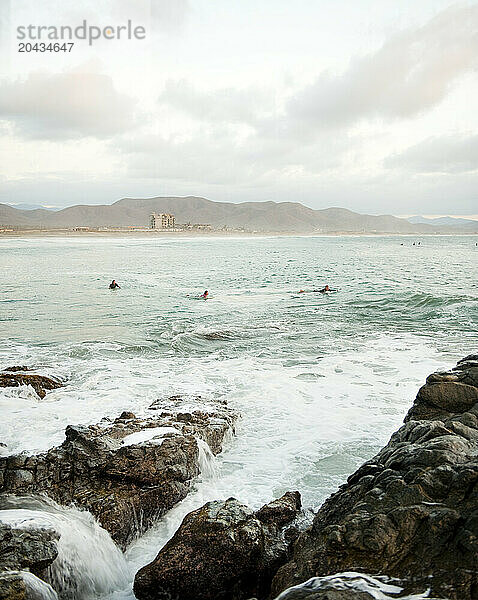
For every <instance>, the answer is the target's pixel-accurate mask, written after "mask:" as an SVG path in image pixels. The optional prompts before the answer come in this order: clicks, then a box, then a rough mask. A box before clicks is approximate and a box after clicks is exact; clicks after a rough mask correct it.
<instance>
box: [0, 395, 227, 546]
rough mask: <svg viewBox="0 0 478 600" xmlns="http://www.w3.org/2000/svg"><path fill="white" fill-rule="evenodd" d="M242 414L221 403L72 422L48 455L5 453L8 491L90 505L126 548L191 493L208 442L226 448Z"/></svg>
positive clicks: (0, 485)
mask: <svg viewBox="0 0 478 600" xmlns="http://www.w3.org/2000/svg"><path fill="white" fill-rule="evenodd" d="M234 419H235V417H234V415H233V413H232V412H230V411H229V410H228V409H227V408H225V407H220V408H217V410H216V412H208V413H206V412H202V411H193V412H188V413H180V412H176V413H173V412H171V411H163V412H161V414H160V415H159V416H155V417H151V418H144V419H139V418H136V417H135V416H134V415H133V414H132V413H123V414H122V415H121V416H120V417H119V418H118V419H116V420H115V421H114V422H111V421H108V420H103V421H102V422H101V423H100V424H98V425H91V426H69V427H67V429H66V439H65V441H64V442H63V444H62V445H61V446H58V447H55V448H52V449H51V450H49V451H48V452H44V453H42V454H37V455H34V456H27V455H16V456H8V457H0V491H1V492H10V493H13V494H17V495H18V494H25V493H30V494H38V493H43V494H46V495H47V496H49V497H50V498H52V499H53V500H55V501H56V502H58V503H60V504H70V503H74V504H75V505H77V506H80V507H83V508H85V509H87V510H89V511H90V512H91V513H93V515H95V517H96V518H97V519H98V521H99V522H100V524H101V525H102V526H103V527H104V528H105V529H106V530H107V531H109V533H110V534H111V536H112V538H113V539H114V540H115V541H116V542H117V543H118V544H119V545H120V546H121V547H122V548H125V547H126V545H127V544H128V543H129V542H131V541H132V540H133V539H134V538H135V537H136V536H137V535H139V534H141V533H143V532H144V531H145V530H146V529H147V528H148V527H150V526H151V525H152V523H153V522H154V521H155V520H156V519H157V518H158V517H159V516H161V515H162V514H164V513H165V512H166V511H167V510H169V509H170V508H171V507H172V506H174V504H176V503H177V502H179V501H180V500H182V499H183V498H184V497H185V496H186V494H187V493H188V491H189V489H190V486H191V480H192V479H193V478H194V477H196V476H197V475H198V474H199V471H200V466H199V464H200V459H201V458H202V455H204V452H205V450H207V451H209V449H208V448H207V446H206V444H205V443H207V444H208V445H209V448H210V450H211V451H212V452H213V453H214V454H217V453H218V452H220V451H221V449H222V445H221V444H222V440H223V439H224V436H225V435H226V433H228V432H229V431H230V430H231V428H232V427H233V423H234Z"/></svg>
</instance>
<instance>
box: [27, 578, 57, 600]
mask: <svg viewBox="0 0 478 600" xmlns="http://www.w3.org/2000/svg"><path fill="white" fill-rule="evenodd" d="M20 575H21V576H22V578H23V581H24V582H25V587H26V589H27V596H26V597H27V599H28V600H58V594H57V593H56V592H55V590H54V589H53V588H52V587H51V585H50V584H49V583H46V582H45V581H42V580H41V579H38V577H36V576H35V575H33V573H30V572H28V571H20Z"/></svg>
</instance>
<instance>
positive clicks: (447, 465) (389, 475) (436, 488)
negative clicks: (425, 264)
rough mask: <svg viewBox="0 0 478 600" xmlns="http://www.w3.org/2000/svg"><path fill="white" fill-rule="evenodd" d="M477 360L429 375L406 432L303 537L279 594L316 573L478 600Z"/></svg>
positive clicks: (282, 572) (281, 577) (278, 582)
mask: <svg viewBox="0 0 478 600" xmlns="http://www.w3.org/2000/svg"><path fill="white" fill-rule="evenodd" d="M474 362H475V357H467V358H466V359H464V360H463V361H461V362H460V363H458V365H457V367H456V368H455V369H454V370H453V371H451V372H447V373H438V374H434V375H432V376H430V377H429V378H428V380H427V381H428V383H427V384H426V385H425V386H424V387H422V388H421V389H420V391H419V393H418V395H417V398H416V400H415V403H414V405H413V407H412V408H411V409H410V411H409V413H408V415H407V417H406V419H405V420H406V422H405V425H403V426H402V427H401V428H400V429H399V430H398V431H397V432H396V433H395V434H393V436H392V438H391V440H390V442H389V443H388V444H387V445H386V446H385V447H384V448H383V449H382V450H381V451H380V452H379V453H378V454H377V456H375V457H374V458H373V459H371V460H370V461H368V462H366V463H365V464H364V465H362V466H361V467H360V468H359V469H358V470H357V471H356V472H355V473H354V474H353V475H351V476H350V477H349V479H348V481H347V483H346V484H345V485H343V486H342V487H341V488H340V489H339V491H338V492H336V493H335V494H333V495H332V496H331V497H330V498H329V499H328V500H327V501H326V502H325V503H324V504H323V505H322V507H321V508H320V509H319V511H318V512H317V514H316V516H315V518H314V521H313V524H312V525H311V527H309V528H308V529H307V530H306V531H305V532H303V533H302V534H301V535H300V536H299V538H298V539H297V541H296V544H295V546H294V551H293V555H292V558H291V560H290V561H289V562H288V563H287V564H285V565H283V566H282V567H281V568H280V569H279V571H278V573H277V574H276V576H275V578H274V581H273V585H272V591H273V593H274V594H278V593H279V592H280V591H281V590H284V589H285V588H287V587H289V586H294V585H296V584H299V583H301V582H303V581H305V580H307V579H309V578H311V577H314V576H319V577H323V576H327V575H331V574H334V573H339V572H344V571H356V570H359V571H363V572H366V573H380V574H383V575H387V576H391V577H396V578H399V579H401V580H404V581H406V582H408V585H410V586H411V590H412V591H413V592H414V593H415V592H416V593H418V592H423V591H424V590H426V589H427V588H429V587H431V589H432V593H433V594H435V595H437V596H438V597H441V598H449V599H450V600H473V599H474V598H477V597H478V404H477V402H478V389H477V383H478V382H477V380H476V372H475V366H474V365H473V364H472V363H474ZM470 365H471V366H470ZM284 597H287V596H284ZM289 597H290V598H293V597H294V596H289ZM289 597H287V598H289ZM319 598H320V596H319Z"/></svg>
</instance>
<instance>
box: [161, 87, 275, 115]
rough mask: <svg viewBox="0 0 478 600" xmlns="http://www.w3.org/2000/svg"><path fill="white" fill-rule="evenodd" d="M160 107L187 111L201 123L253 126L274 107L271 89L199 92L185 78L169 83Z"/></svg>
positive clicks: (251, 88) (232, 89) (221, 89)
mask: <svg viewBox="0 0 478 600" xmlns="http://www.w3.org/2000/svg"><path fill="white" fill-rule="evenodd" d="M158 101H159V103H160V104H163V105H167V106H169V107H172V108H174V109H176V110H179V111H181V112H184V113H186V114H188V115H189V116H191V117H193V118H196V119H198V120H199V121H210V122H213V123H246V124H250V125H253V124H254V123H257V121H258V120H259V119H260V116H261V114H262V115H263V114H265V113H268V112H269V113H270V112H271V111H272V110H273V108H274V95H273V93H271V91H270V90H265V89H259V88H257V87H249V88H243V89H236V88H220V89H216V90H212V91H208V92H205V91H202V90H198V89H197V88H196V87H194V86H193V85H192V84H190V83H189V82H187V81H186V80H184V79H181V80H179V81H173V80H171V79H170V80H168V81H167V82H166V85H165V86H164V90H163V91H162V93H161V95H160V96H159V99H158Z"/></svg>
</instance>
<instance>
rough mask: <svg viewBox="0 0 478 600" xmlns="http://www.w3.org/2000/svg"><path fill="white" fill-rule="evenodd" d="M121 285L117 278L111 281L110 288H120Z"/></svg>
mask: <svg viewBox="0 0 478 600" xmlns="http://www.w3.org/2000/svg"><path fill="white" fill-rule="evenodd" d="M119 287H120V286H119V285H118V284H117V283H116V280H114V279H113V281H112V282H111V283H110V290H115V289H116V288H119Z"/></svg>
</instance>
